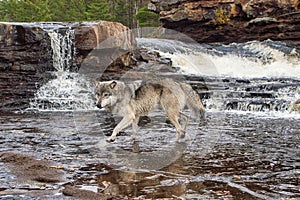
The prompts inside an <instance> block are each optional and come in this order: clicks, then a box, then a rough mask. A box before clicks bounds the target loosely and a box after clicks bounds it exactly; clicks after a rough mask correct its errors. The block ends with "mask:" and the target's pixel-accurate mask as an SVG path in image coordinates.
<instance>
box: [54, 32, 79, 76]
mask: <svg viewBox="0 0 300 200" xmlns="http://www.w3.org/2000/svg"><path fill="white" fill-rule="evenodd" d="M48 35H49V37H50V41H51V47H52V51H53V54H52V60H53V67H54V68H55V69H56V70H57V71H60V72H63V71H69V69H70V67H71V66H72V65H73V59H74V58H75V52H76V50H75V46H74V39H75V34H74V30H72V29H70V28H69V29H66V30H65V32H64V33H61V32H59V30H50V31H48Z"/></svg>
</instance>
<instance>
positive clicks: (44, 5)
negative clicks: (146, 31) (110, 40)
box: [0, 0, 147, 28]
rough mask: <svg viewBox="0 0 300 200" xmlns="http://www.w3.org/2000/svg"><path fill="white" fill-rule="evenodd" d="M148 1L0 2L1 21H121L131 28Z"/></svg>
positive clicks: (60, 0)
mask: <svg viewBox="0 0 300 200" xmlns="http://www.w3.org/2000/svg"><path fill="white" fill-rule="evenodd" d="M146 3H147V1H146V0H0V21H18V22H38V21H94V20H110V21H118V22H121V23H123V24H124V25H126V26H129V27H131V28H134V27H136V25H137V22H136V19H135V18H134V15H135V14H136V11H137V10H138V8H140V7H142V6H144V5H145V4H146Z"/></svg>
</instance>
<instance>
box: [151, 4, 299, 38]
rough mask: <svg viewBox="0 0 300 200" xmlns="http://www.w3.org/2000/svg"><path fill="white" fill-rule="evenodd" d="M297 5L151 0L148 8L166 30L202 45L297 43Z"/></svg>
mask: <svg viewBox="0 0 300 200" xmlns="http://www.w3.org/2000/svg"><path fill="white" fill-rule="evenodd" d="M299 5H300V3H299V1H296V0H292V1H279V0H275V1H274V0H267V1H263V0H240V1H235V0H222V1H215V0H214V1H205V0H201V1H192V0H175V1H174V0H168V1H160V0H152V1H151V3H150V5H149V7H150V8H151V10H154V11H155V12H157V13H159V15H160V21H161V22H162V24H163V26H164V27H165V28H169V29H174V30H176V31H179V32H181V33H184V34H186V35H188V36H190V37H191V38H193V39H195V40H196V41H197V42H201V43H210V42H221V43H231V42H245V41H249V40H266V39H272V40H284V41H293V42H296V43H300V32H299V30H300V25H299V19H300V13H299V7H300V6H299ZM249 25H251V26H249ZM178 39H180V38H178Z"/></svg>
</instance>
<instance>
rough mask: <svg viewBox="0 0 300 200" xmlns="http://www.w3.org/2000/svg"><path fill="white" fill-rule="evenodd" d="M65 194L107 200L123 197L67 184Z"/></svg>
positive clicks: (80, 197)
mask: <svg viewBox="0 0 300 200" xmlns="http://www.w3.org/2000/svg"><path fill="white" fill-rule="evenodd" d="M62 192H63V194H64V195H66V196H71V197H74V198H76V199H99V200H105V199H110V200H117V199H122V198H119V197H113V196H111V195H105V194H101V193H95V192H92V191H89V190H81V189H79V188H77V187H73V186H69V185H68V186H66V187H65V189H63V191H62Z"/></svg>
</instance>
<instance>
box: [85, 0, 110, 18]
mask: <svg viewBox="0 0 300 200" xmlns="http://www.w3.org/2000/svg"><path fill="white" fill-rule="evenodd" d="M85 16H86V20H89V21H93V20H100V19H101V20H113V19H114V17H113V16H112V15H111V14H110V5H109V3H107V1H105V0H99V1H97V2H92V3H90V4H88V5H87V8H86V11H85Z"/></svg>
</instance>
